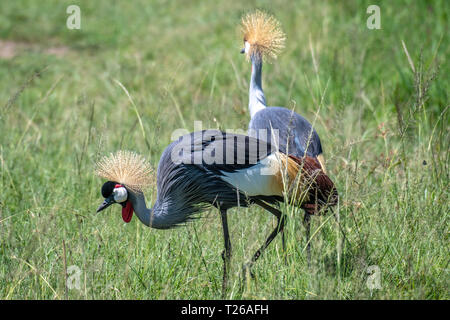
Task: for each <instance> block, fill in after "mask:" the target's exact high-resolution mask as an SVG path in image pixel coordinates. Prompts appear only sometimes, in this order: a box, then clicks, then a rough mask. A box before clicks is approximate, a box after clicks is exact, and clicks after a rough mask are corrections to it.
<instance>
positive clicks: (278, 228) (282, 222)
mask: <svg viewBox="0 0 450 320" xmlns="http://www.w3.org/2000/svg"><path fill="white" fill-rule="evenodd" d="M255 203H256V204H258V205H259V206H261V207H263V208H264V209H266V210H267V211H269V212H270V213H272V214H273V215H274V216H276V217H277V219H278V223H277V226H276V227H275V229H274V230H273V231H272V233H271V234H270V235H269V237H268V238H267V239H266V241H265V242H264V244H263V245H262V246H261V248H259V249H258V250H257V251H256V252H255V254H254V255H253V257H252V259H251V260H250V262H249V263H248V264H247V265H246V266H245V267H246V268H249V269H250V268H251V266H252V265H253V264H254V263H255V262H256V260H258V258H259V257H260V256H261V253H262V252H263V251H264V250H265V249H266V248H267V247H268V246H269V244H270V243H271V242H272V240H273V239H274V238H275V237H276V236H277V234H278V233H279V232H280V231H282V230H283V228H284V225H285V221H286V219H285V217H284V215H283V214H282V213H281V211H280V210H278V209H275V208H273V207H271V206H269V205H268V204H266V203H264V202H262V201H259V200H255Z"/></svg>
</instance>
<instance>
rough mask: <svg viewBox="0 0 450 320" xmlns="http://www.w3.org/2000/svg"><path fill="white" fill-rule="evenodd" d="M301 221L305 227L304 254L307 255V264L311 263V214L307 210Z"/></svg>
mask: <svg viewBox="0 0 450 320" xmlns="http://www.w3.org/2000/svg"><path fill="white" fill-rule="evenodd" d="M303 223H304V225H305V228H306V241H307V244H306V255H307V259H308V266H310V265H311V241H310V240H311V239H310V238H309V237H310V234H311V215H310V214H309V213H307V212H305V217H304V219H303Z"/></svg>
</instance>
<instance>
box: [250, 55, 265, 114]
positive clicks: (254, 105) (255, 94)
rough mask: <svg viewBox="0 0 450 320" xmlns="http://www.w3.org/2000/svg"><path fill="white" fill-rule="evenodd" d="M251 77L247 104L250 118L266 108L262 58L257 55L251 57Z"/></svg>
mask: <svg viewBox="0 0 450 320" xmlns="http://www.w3.org/2000/svg"><path fill="white" fill-rule="evenodd" d="M251 61H252V75H251V78H250V90H249V102H248V107H249V109H250V116H251V117H252V118H253V116H254V115H255V114H256V113H257V112H258V111H260V110H262V109H264V108H265V107H266V98H265V97H264V91H263V89H262V84H261V82H262V80H261V77H262V76H261V72H262V57H261V55H259V54H257V53H253V54H252V55H251Z"/></svg>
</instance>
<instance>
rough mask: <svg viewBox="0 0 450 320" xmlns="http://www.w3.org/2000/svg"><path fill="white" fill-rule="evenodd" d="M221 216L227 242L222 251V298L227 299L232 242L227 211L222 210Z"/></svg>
mask: <svg viewBox="0 0 450 320" xmlns="http://www.w3.org/2000/svg"><path fill="white" fill-rule="evenodd" d="M220 216H221V217H222V228H223V238H224V240H225V249H224V250H223V251H222V259H223V280H222V298H225V293H226V289H227V283H228V271H229V269H230V260H231V241H230V234H229V232H228V220H227V210H220Z"/></svg>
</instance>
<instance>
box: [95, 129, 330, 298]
mask: <svg viewBox="0 0 450 320" xmlns="http://www.w3.org/2000/svg"><path fill="white" fill-rule="evenodd" d="M96 173H97V175H99V176H100V177H103V178H105V179H107V180H108V181H107V182H105V183H104V184H103V186H102V189H101V193H102V195H103V197H104V198H105V200H104V202H103V203H102V205H100V207H99V208H98V209H97V212H99V211H102V210H104V209H105V208H107V207H108V206H110V205H111V204H114V203H120V204H121V205H122V218H123V220H124V221H125V222H130V220H131V218H132V215H133V212H135V213H136V214H137V216H138V218H139V220H140V221H141V222H142V223H144V224H145V225H146V226H149V227H152V228H157V229H168V228H172V227H175V226H177V225H179V224H182V223H185V222H186V221H189V220H191V219H193V218H195V216H196V214H198V213H199V212H200V211H202V210H204V209H206V208H207V207H208V206H210V205H212V206H215V207H217V208H218V209H219V211H220V214H221V218H222V227H223V234H224V240H225V250H224V251H223V253H222V258H223V260H224V265H223V283H222V294H224V293H225V290H226V283H227V277H228V276H227V275H228V269H229V263H230V259H231V241H230V236H229V232H228V222H227V210H228V209H230V208H233V207H238V206H241V207H247V206H249V205H250V204H252V203H255V204H258V205H259V206H261V207H263V208H264V209H266V210H268V211H269V212H270V213H272V214H273V215H275V216H276V218H277V219H278V223H277V226H276V228H275V229H274V230H273V231H272V233H271V234H270V235H269V237H268V238H267V239H266V241H265V242H264V244H263V245H262V246H261V248H260V249H259V250H257V251H256V253H255V254H254V255H253V257H252V259H251V261H250V263H249V267H251V265H252V264H253V263H254V262H255V261H256V260H257V259H258V258H259V256H260V255H261V252H262V251H263V250H264V249H265V248H266V247H267V246H268V245H269V244H270V243H271V241H272V240H273V239H274V238H275V236H276V235H277V234H278V233H279V232H280V230H282V229H283V227H284V223H285V220H284V217H283V215H282V214H281V212H280V211H279V210H278V209H276V208H274V207H272V206H271V205H272V204H276V203H277V202H281V201H284V199H285V196H286V195H287V197H288V199H289V200H291V199H292V201H294V204H295V205H297V206H299V207H302V208H308V209H311V210H314V212H318V211H320V210H321V209H324V211H326V209H327V208H328V207H329V206H333V205H335V204H336V202H337V197H338V195H337V191H336V189H335V188H334V185H333V182H332V181H331V180H330V179H329V178H328V176H327V175H326V174H325V173H324V172H323V171H322V170H321V167H320V165H319V163H318V162H317V161H316V159H314V158H310V157H302V158H297V157H295V156H287V155H285V154H283V153H281V152H278V151H276V150H275V149H274V148H273V147H272V146H271V145H270V143H268V142H265V141H262V140H258V139H255V138H252V137H248V136H244V135H237V134H230V133H224V132H221V131H218V130H208V131H199V132H194V133H191V134H188V135H185V136H182V137H181V138H179V140H177V141H174V142H173V143H171V144H170V145H169V146H168V147H167V148H166V149H165V150H164V152H163V154H162V156H161V159H160V161H159V165H158V171H157V191H158V194H157V198H156V202H155V203H154V206H153V207H152V208H147V206H146V202H145V198H144V194H143V190H144V189H145V188H146V187H148V186H149V185H150V184H151V181H152V179H151V168H150V166H149V164H148V163H147V162H146V161H145V160H144V159H143V158H142V157H141V156H139V155H137V154H135V153H132V152H126V151H119V152H118V153H116V154H111V155H110V156H109V157H104V158H102V159H101V160H100V161H99V162H98V163H97V170H96Z"/></svg>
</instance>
